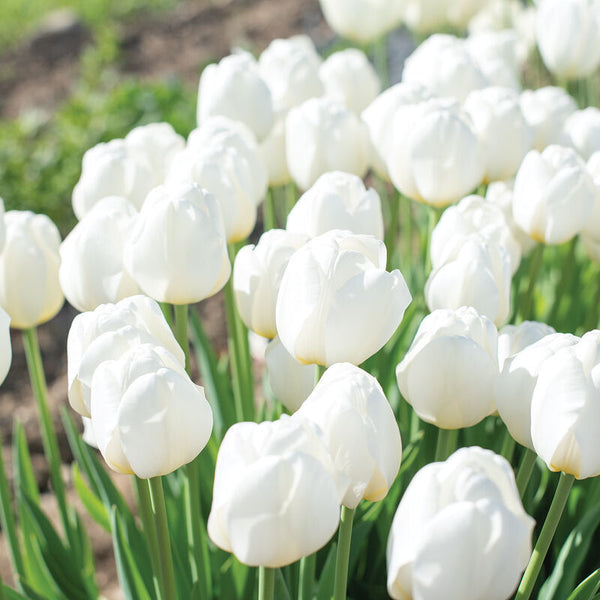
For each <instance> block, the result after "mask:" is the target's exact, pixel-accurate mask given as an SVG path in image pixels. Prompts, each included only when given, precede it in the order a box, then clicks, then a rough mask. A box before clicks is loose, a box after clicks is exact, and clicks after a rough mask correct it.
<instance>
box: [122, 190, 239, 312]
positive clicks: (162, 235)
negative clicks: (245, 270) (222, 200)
mask: <svg viewBox="0 0 600 600" xmlns="http://www.w3.org/2000/svg"><path fill="white" fill-rule="evenodd" d="M124 264H125V267H126V269H127V271H128V272H129V273H130V274H131V276H132V277H133V279H134V280H135V281H136V282H137V284H138V285H139V286H140V288H141V289H142V290H143V291H144V292H145V293H146V294H148V295H149V296H150V297H152V298H154V299H155V300H158V301H159V302H169V303H172V304H188V303H190V302H199V301H200V300H204V298H208V297H209V296H212V295H213V294H216V293H217V292H218V291H219V290H220V289H221V288H222V287H223V286H224V285H225V282H226V281H227V279H228V278H229V275H230V273H231V264H230V262H229V256H228V254H227V242H226V239H225V231H224V228H223V217H222V216H221V211H220V210H219V206H218V204H217V201H216V199H215V197H214V196H213V195H212V194H210V193H208V192H207V191H206V190H203V189H202V188H200V186H198V185H197V184H195V183H190V184H180V185H174V186H160V187H158V188H155V189H154V190H152V192H151V193H150V194H149V195H148V199H147V200H146V202H145V203H144V207H143V208H142V212H141V213H140V215H139V217H138V219H137V222H136V224H135V227H134V229H133V231H132V233H131V237H130V239H129V240H128V242H127V244H126V246H125V255H124Z"/></svg>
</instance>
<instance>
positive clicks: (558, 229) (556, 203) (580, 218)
mask: <svg viewBox="0 0 600 600" xmlns="http://www.w3.org/2000/svg"><path fill="white" fill-rule="evenodd" d="M597 194H598V190H597V189H596V187H595V186H594V182H593V180H592V178H591V176H590V174H589V173H588V171H587V170H586V166H585V163H584V162H583V161H582V160H581V158H579V156H578V155H577V153H576V152H575V151H574V150H572V149H571V148H565V147H564V146H548V147H547V148H546V149H545V150H544V151H543V152H542V153H541V154H540V153H539V152H538V151H537V150H532V151H531V152H529V153H528V154H527V156H526V157H525V159H524V160H523V162H522V163H521V167H520V168H519V172H518V173H517V176H516V178H515V188H514V195H513V215H514V218H515V221H516V223H517V224H518V225H519V226H520V227H521V228H522V229H523V230H525V231H526V232H527V233H528V234H529V235H530V236H531V237H532V238H533V239H534V240H536V241H537V242H544V243H545V244H562V243H564V242H567V241H568V240H570V239H571V238H572V237H574V236H575V235H577V234H578V233H579V232H580V231H581V230H582V229H583V228H584V226H585V225H586V222H587V219H588V217H589V216H590V214H591V212H592V208H593V206H594V202H595V199H596V196H597Z"/></svg>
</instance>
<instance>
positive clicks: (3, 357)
mask: <svg viewBox="0 0 600 600" xmlns="http://www.w3.org/2000/svg"><path fill="white" fill-rule="evenodd" d="M11 362H12V344H11V342H10V317H9V316H8V313H7V312H6V311H5V310H4V309H2V308H0V383H2V382H3V381H4V380H5V379H6V376H7V375H8V371H9V369H10V364H11ZM307 395H308V394H307Z"/></svg>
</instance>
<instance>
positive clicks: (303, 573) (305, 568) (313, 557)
mask: <svg viewBox="0 0 600 600" xmlns="http://www.w3.org/2000/svg"><path fill="white" fill-rule="evenodd" d="M316 563H317V554H316V553H315V552H313V553H312V554H309V555H308V556H303V557H302V559H301V560H300V585H299V586H298V600H312V589H313V583H314V581H315V567H316Z"/></svg>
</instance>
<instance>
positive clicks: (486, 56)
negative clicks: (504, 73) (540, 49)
mask: <svg viewBox="0 0 600 600" xmlns="http://www.w3.org/2000/svg"><path fill="white" fill-rule="evenodd" d="M501 2H502V7H503V8H506V2H505V0H501ZM465 45H466V47H467V50H468V52H469V54H470V55H471V56H472V57H473V58H474V59H475V61H476V62H477V64H478V65H479V67H480V68H481V69H482V71H483V72H484V74H485V73H486V71H487V70H488V69H486V66H488V67H489V65H491V64H493V63H495V62H500V63H502V64H504V65H505V67H506V68H507V69H508V71H509V72H510V73H511V74H512V79H513V80H516V81H518V80H519V76H520V73H521V68H522V67H523V64H524V63H525V61H526V60H527V54H528V49H527V47H526V43H525V41H524V40H523V39H522V38H521V37H520V36H519V34H518V33H517V32H516V31H515V30H514V29H513V28H501V29H499V30H489V29H488V30H480V31H471V32H470V34H469V36H468V37H467V38H466V40H465ZM488 79H489V77H488ZM493 85H497V84H496V83H493ZM509 87H512V86H509ZM518 87H520V86H519V85H517V88H518Z"/></svg>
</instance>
